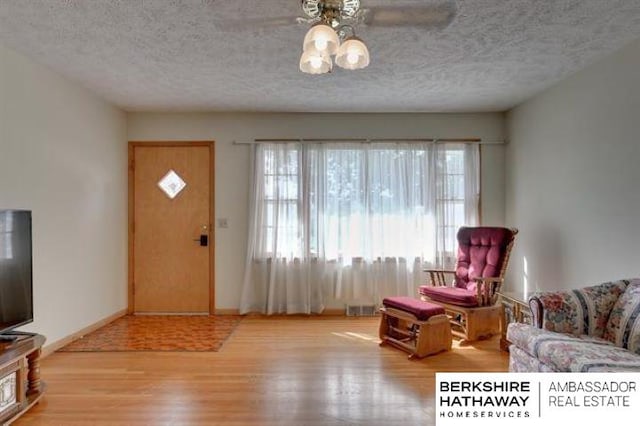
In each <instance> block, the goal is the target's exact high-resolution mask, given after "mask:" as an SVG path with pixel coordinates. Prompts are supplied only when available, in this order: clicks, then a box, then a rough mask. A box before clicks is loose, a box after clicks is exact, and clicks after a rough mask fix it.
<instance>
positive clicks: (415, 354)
mask: <svg viewBox="0 0 640 426" xmlns="http://www.w3.org/2000/svg"><path fill="white" fill-rule="evenodd" d="M380 313H381V316H382V317H381V318H380V330H379V335H380V340H381V343H380V346H384V345H387V344H388V345H391V346H394V347H396V348H398V349H401V350H403V351H405V352H408V353H409V354H410V355H409V359H414V358H418V359H419V358H424V357H426V356H428V355H433V354H436V353H438V352H442V351H448V350H451V327H450V325H449V318H448V317H447V316H446V315H434V316H432V317H431V318H429V319H428V320H426V321H421V320H418V319H417V318H416V317H415V316H414V315H412V314H410V313H408V312H404V311H401V310H398V309H394V308H389V307H383V308H380Z"/></svg>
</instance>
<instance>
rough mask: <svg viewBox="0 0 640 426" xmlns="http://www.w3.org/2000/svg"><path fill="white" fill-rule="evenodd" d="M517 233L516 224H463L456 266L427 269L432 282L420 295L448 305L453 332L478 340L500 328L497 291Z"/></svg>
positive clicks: (459, 235) (498, 330)
mask: <svg viewBox="0 0 640 426" xmlns="http://www.w3.org/2000/svg"><path fill="white" fill-rule="evenodd" d="M517 233H518V230H517V229H515V228H511V229H510V228H495V227H477V228H469V227H462V228H460V230H459V231H458V257H457V262H456V267H455V269H454V270H451V271H448V270H439V269H427V270H425V272H428V273H429V278H430V283H429V285H425V286H421V287H420V295H421V296H422V299H423V300H426V301H430V302H434V303H437V304H439V305H441V306H442V307H444V308H445V311H446V313H447V315H448V316H449V318H450V322H451V331H452V333H453V334H454V335H457V336H459V337H462V338H464V339H466V340H477V339H480V338H483V337H489V336H491V335H493V334H498V333H499V332H500V306H499V305H498V304H497V301H498V291H499V290H500V287H501V286H502V282H503V280H504V274H505V271H506V269H507V264H508V263H509V255H510V254H511V248H512V247H513V242H514V240H515V236H516V234H517ZM447 275H449V276H450V277H451V280H447ZM447 284H449V285H447Z"/></svg>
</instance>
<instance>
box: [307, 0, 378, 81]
mask: <svg viewBox="0 0 640 426" xmlns="http://www.w3.org/2000/svg"><path fill="white" fill-rule="evenodd" d="M301 2H302V10H303V12H304V13H305V14H306V15H307V16H308V17H309V18H310V19H312V20H315V23H314V25H313V26H312V27H311V29H309V31H308V32H307V34H306V36H305V37H304V42H303V43H302V56H301V58H300V71H302V72H305V73H308V74H324V73H327V72H330V71H331V70H332V69H333V62H332V60H331V56H333V55H335V56H336V58H335V62H336V65H338V66H339V67H341V68H344V69H348V70H357V69H361V68H365V67H366V66H368V65H369V62H370V57H369V50H368V49H367V46H366V45H365V44H364V42H363V41H362V40H361V39H359V38H357V37H356V35H355V30H354V28H353V27H352V26H351V25H349V23H350V22H351V21H353V20H354V18H356V17H357V16H358V11H359V10H360V0H301ZM341 41H342V44H341Z"/></svg>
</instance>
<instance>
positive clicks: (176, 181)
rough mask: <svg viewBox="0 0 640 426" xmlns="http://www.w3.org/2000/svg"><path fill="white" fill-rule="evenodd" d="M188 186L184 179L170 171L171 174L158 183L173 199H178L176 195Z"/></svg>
mask: <svg viewBox="0 0 640 426" xmlns="http://www.w3.org/2000/svg"><path fill="white" fill-rule="evenodd" d="M186 186H187V184H186V183H185V181H183V180H182V178H181V177H180V176H178V174H177V173H176V172H174V171H173V170H169V172H168V173H167V174H166V175H164V176H163V178H162V179H160V181H159V182H158V187H159V188H160V189H161V190H162V192H164V193H165V194H166V195H167V197H169V198H171V199H174V198H176V195H178V194H179V193H180V191H182V190H183V189H184V188H185V187H186Z"/></svg>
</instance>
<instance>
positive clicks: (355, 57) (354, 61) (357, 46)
mask: <svg viewBox="0 0 640 426" xmlns="http://www.w3.org/2000/svg"><path fill="white" fill-rule="evenodd" d="M336 65H338V66H339V67H341V68H345V69H348V70H358V69H360V68H365V67H366V66H367V65H369V50H368V49H367V46H366V45H365V44H364V43H363V42H362V40H360V39H359V38H356V37H351V38H348V39H347V40H345V42H344V43H342V45H341V46H340V48H339V49H338V53H337V55H336Z"/></svg>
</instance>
